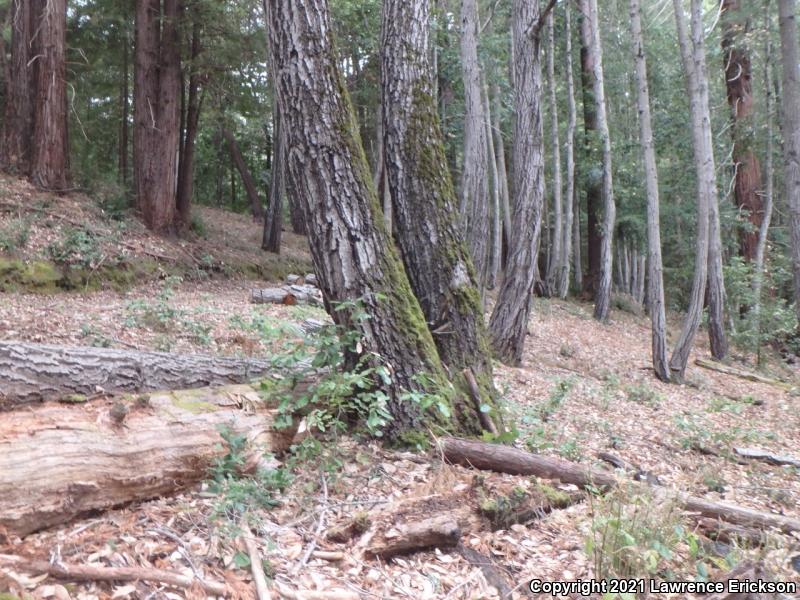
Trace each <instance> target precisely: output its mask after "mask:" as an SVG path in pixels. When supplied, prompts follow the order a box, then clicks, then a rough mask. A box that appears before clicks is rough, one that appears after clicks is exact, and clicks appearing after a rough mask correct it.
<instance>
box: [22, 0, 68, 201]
mask: <svg viewBox="0 0 800 600" xmlns="http://www.w3.org/2000/svg"><path fill="white" fill-rule="evenodd" d="M31 3H32V4H31V6H32V7H35V9H34V10H32V11H31V17H32V22H31V26H32V27H33V34H32V40H31V42H32V43H31V45H32V52H33V58H35V63H34V65H35V66H34V78H35V81H34V86H35V89H36V95H35V99H34V111H33V113H34V115H33V142H32V152H31V181H32V182H33V184H34V185H35V186H37V187H40V188H43V189H46V190H53V191H59V190H66V189H67V188H68V187H69V141H68V137H67V0H31Z"/></svg>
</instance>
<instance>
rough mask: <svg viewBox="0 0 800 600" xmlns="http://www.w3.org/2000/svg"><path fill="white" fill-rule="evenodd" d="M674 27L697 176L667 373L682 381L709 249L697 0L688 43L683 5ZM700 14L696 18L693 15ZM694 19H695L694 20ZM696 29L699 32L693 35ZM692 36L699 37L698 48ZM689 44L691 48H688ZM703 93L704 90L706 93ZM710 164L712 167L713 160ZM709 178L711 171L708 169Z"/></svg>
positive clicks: (677, 7)
mask: <svg viewBox="0 0 800 600" xmlns="http://www.w3.org/2000/svg"><path fill="white" fill-rule="evenodd" d="M672 3H673V8H674V11H675V23H676V26H677V30H678V42H679V45H680V49H681V59H682V61H683V70H684V73H685V79H686V89H687V94H688V96H689V109H690V113H691V120H692V123H691V128H692V146H693V149H694V160H695V170H696V176H697V236H696V250H695V266H694V280H693V282H692V293H691V297H690V300H689V309H688V310H687V313H686V318H685V320H684V324H683V329H682V330H681V334H680V337H679V338H678V342H677V344H676V345H675V349H674V350H673V352H672V356H671V357H670V363H669V366H670V371H671V373H672V377H674V378H675V379H677V380H678V381H680V380H682V379H683V375H684V373H685V372H686V365H687V363H688V362H689V353H690V352H691V349H692V342H693V341H694V336H695V334H696V333H697V328H698V327H699V326H700V321H701V320H702V316H703V301H704V297H705V289H706V283H707V278H708V256H709V253H708V246H709V229H710V227H709V212H710V209H709V204H710V198H709V196H708V194H707V191H706V190H707V179H708V177H709V168H708V165H709V163H708V160H709V152H710V150H711V148H709V147H708V146H707V144H708V143H710V139H707V138H706V136H705V131H704V126H703V118H704V115H705V117H707V116H708V113H707V112H706V113H703V110H702V100H701V98H702V95H703V93H704V91H703V87H704V86H707V85H708V80H707V79H705V80H704V79H703V75H704V74H705V69H704V66H705V54H704V50H703V45H702V22H701V20H700V19H701V18H702V11H701V6H700V2H699V0H692V40H691V42H690V40H689V34H688V33H687V31H686V17H685V15H684V12H683V1H682V0H673V2H672ZM698 12H699V13H700V14H699V15H696V13H698ZM696 16H697V18H696ZM698 28H699V31H696V30H697V29H698ZM695 34H699V35H700V40H699V42H700V44H699V46H698V44H697V39H696V37H695ZM690 44H691V45H690ZM706 93H707V89H706ZM711 160H712V164H713V158H712V159H711ZM711 174H712V175H713V167H712V168H711Z"/></svg>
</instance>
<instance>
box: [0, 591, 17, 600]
mask: <svg viewBox="0 0 800 600" xmlns="http://www.w3.org/2000/svg"><path fill="white" fill-rule="evenodd" d="M0 600H20V597H19V596H15V595H14V594H9V593H8V592H0Z"/></svg>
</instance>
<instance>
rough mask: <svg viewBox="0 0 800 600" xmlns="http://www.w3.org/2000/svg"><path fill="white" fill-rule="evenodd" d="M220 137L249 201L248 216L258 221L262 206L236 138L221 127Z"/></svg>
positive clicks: (262, 209)
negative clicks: (225, 145)
mask: <svg viewBox="0 0 800 600" xmlns="http://www.w3.org/2000/svg"><path fill="white" fill-rule="evenodd" d="M222 137H224V138H225V143H226V144H227V146H228V152H230V154H231V160H232V161H233V165H234V166H235V167H236V170H237V171H238V172H239V177H241V178H242V184H243V185H244V189H245V192H246V193H247V199H248V200H249V201H250V214H252V215H253V219H254V220H256V221H260V220H261V219H262V218H263V217H264V206H263V205H262V204H261V198H260V197H259V196H258V188H257V187H256V180H255V179H253V175H252V174H251V173H250V169H249V168H248V167H247V162H245V160H244V156H243V155H242V151H241V149H240V148H239V144H237V143H236V138H235V137H233V133H231V131H230V130H229V129H227V128H225V127H223V128H222Z"/></svg>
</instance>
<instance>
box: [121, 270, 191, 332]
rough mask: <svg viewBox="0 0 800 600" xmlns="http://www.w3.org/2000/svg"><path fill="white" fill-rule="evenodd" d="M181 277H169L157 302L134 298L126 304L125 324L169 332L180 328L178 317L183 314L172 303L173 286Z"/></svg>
mask: <svg viewBox="0 0 800 600" xmlns="http://www.w3.org/2000/svg"><path fill="white" fill-rule="evenodd" d="M181 281H182V279H181V278H180V277H169V278H167V279H166V280H165V282H164V286H163V287H162V288H161V291H160V292H159V293H158V296H157V297H156V300H155V302H148V301H147V300H134V301H132V302H129V303H128V305H127V306H126V311H127V313H128V316H127V318H126V319H125V325H127V326H128V327H143V328H148V329H152V330H153V331H160V332H162V333H167V332H171V331H174V330H175V329H177V328H178V322H177V321H178V318H179V317H182V316H183V313H182V311H180V310H179V309H177V308H175V307H174V306H173V305H172V297H173V295H174V289H173V287H174V286H175V285H176V284H178V283H180V282H181Z"/></svg>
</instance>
